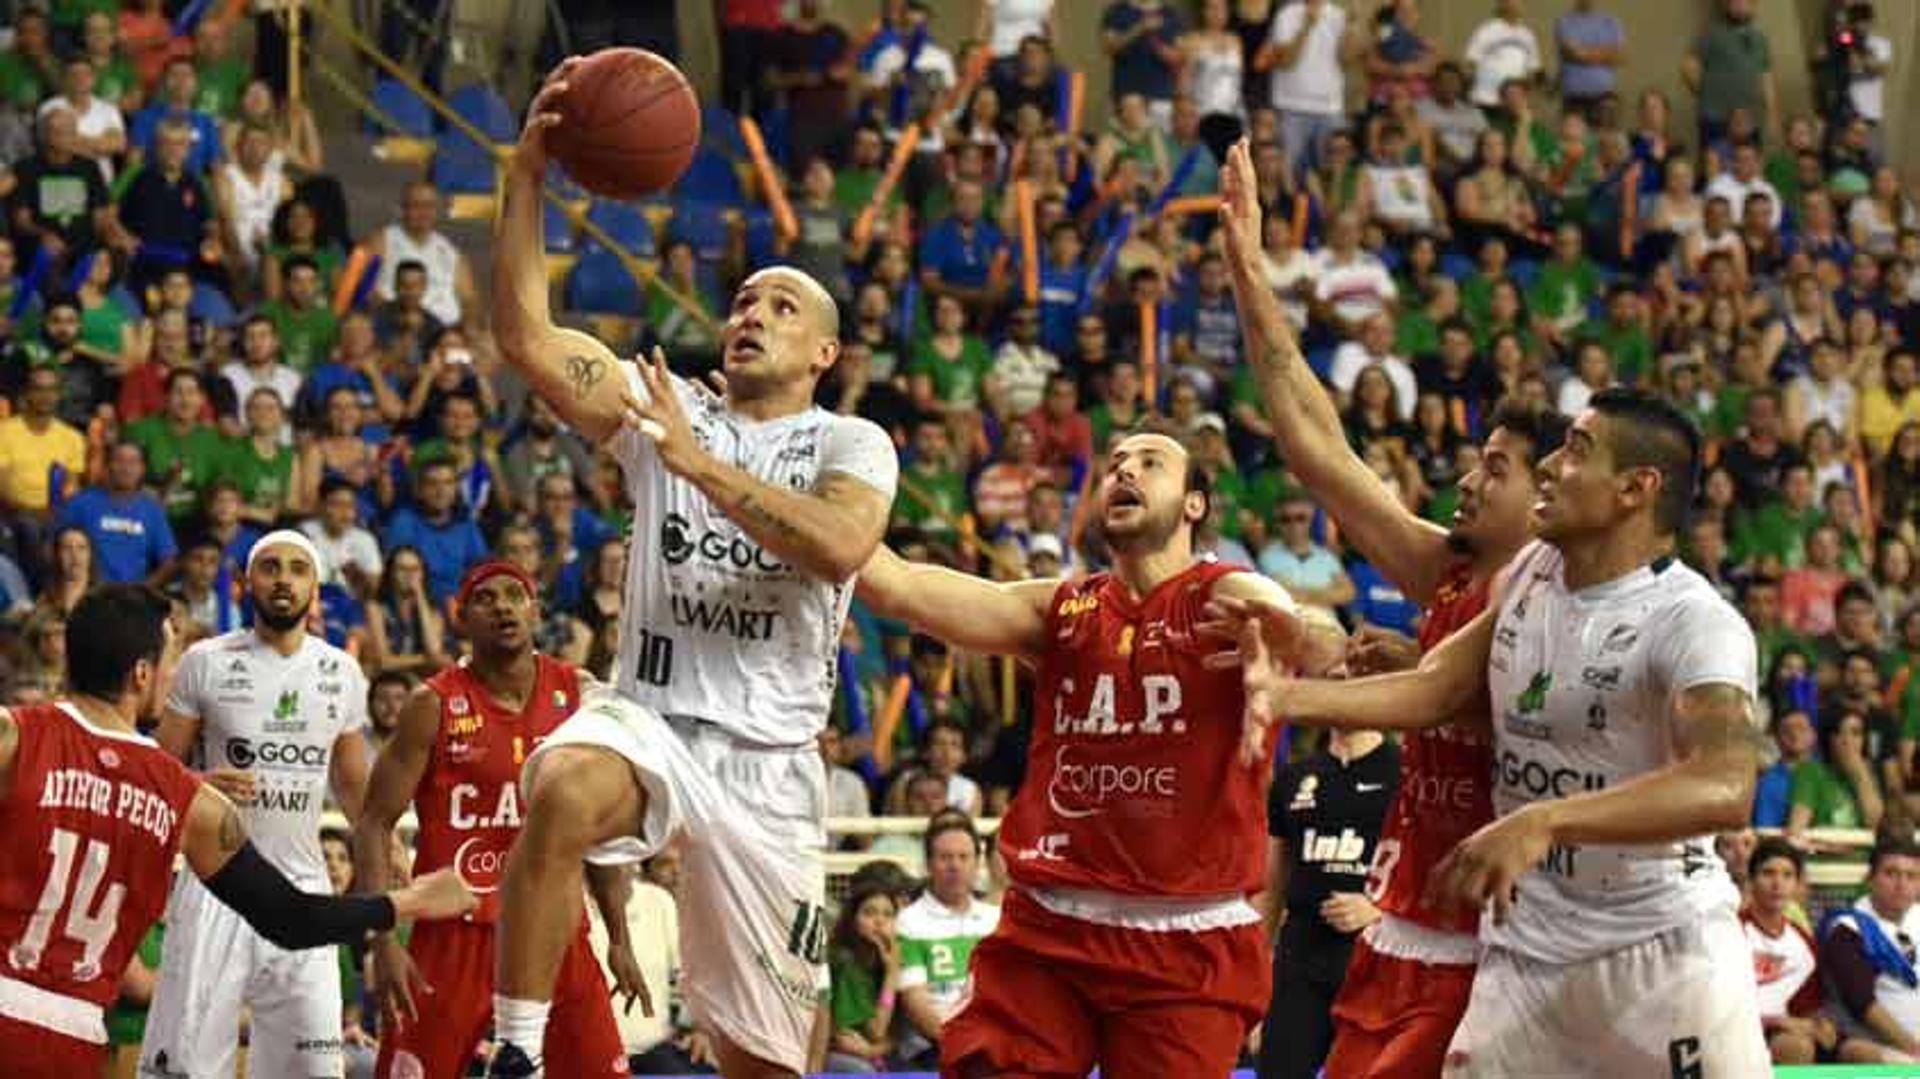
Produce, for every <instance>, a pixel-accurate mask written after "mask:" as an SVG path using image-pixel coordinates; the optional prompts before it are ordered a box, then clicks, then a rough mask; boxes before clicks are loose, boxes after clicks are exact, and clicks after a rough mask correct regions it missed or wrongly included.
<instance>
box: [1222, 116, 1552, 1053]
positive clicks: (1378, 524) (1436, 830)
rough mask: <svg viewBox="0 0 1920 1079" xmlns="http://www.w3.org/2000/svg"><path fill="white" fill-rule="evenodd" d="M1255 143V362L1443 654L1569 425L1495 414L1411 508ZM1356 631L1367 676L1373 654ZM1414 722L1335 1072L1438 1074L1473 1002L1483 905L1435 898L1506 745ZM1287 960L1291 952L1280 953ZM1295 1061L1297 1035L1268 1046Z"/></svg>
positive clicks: (1231, 209) (1230, 179) (1470, 731)
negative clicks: (1352, 383) (1279, 219)
mask: <svg viewBox="0 0 1920 1079" xmlns="http://www.w3.org/2000/svg"><path fill="white" fill-rule="evenodd" d="M1257 191H1258V188H1257V186H1256V184H1255V182H1254V175H1253V162H1252V159H1251V157H1250V156H1249V155H1248V153H1247V147H1246V144H1245V142H1244V140H1243V141H1242V142H1241V143H1239V144H1236V145H1235V146H1234V147H1233V148H1232V149H1231V150H1229V151H1228V153H1227V161H1226V164H1225V166H1224V167H1223V168H1222V169H1221V170H1220V193H1221V197H1222V202H1223V205H1222V216H1221V225H1222V232H1223V234H1224V238H1225V240H1226V250H1227V263H1228V266H1229V267H1230V268H1231V270H1232V281H1233V288H1234V294H1235V297H1236V299H1237V301H1238V303H1239V307H1240V312H1241V318H1240V322H1241V325H1242V326H1245V327H1246V328H1247V333H1248V348H1247V357H1248V362H1249V363H1251V364H1252V366H1253V372H1254V379H1255V383H1256V384H1257V385H1258V386H1259V387H1260V391H1261V401H1262V403H1263V404H1265V405H1266V408H1267V414H1268V416H1269V418H1270V419H1271V420H1272V422H1273V430H1274V441H1275V444H1276V445H1277V446H1278V448H1279V450H1280V456H1281V457H1282V458H1284V459H1285V460H1286V462H1287V464H1288V466H1289V467H1290V468H1291V469H1292V470H1293V473H1294V475H1295V476H1297V477H1299V479H1300V482H1301V483H1302V484H1304V485H1305V486H1306V488H1307V490H1308V491H1309V492H1311V493H1312V494H1313V496H1314V499H1315V501H1317V502H1318V503H1319V504H1320V505H1321V506H1323V507H1325V508H1326V510H1327V512H1328V513H1329V514H1330V515H1331V516H1332V517H1333V518H1334V520H1335V521H1337V522H1338V523H1339V525H1340V531H1341V533H1342V534H1343V535H1345V536H1346V537H1347V540H1348V542H1350V543H1352V544H1353V545H1354V547H1355V548H1357V549H1358V550H1359V551H1360V552H1361V554H1363V555H1364V556H1366V558H1367V559H1368V561H1370V562H1372V563H1373V564H1374V565H1375V566H1378V567H1379V568H1380V571H1381V572H1382V573H1384V574H1385V575H1386V577H1387V579H1388V580H1390V581H1392V582H1393V584H1394V586H1395V587H1396V588H1398V589H1400V591H1401V592H1402V593H1404V594H1405V595H1406V597H1407V598H1408V599H1410V600H1412V601H1413V602H1414V603H1417V604H1419V605H1420V606H1421V607H1422V608H1424V609H1425V617H1424V618H1423V619H1422V620H1421V623H1420V647H1421V649H1422V650H1423V651H1424V650H1431V649H1432V648H1433V647H1434V646H1435V645H1437V644H1439V643H1440V642H1441V641H1442V640H1445V639H1446V638H1447V636H1448V635H1449V634H1451V633H1453V632H1454V631H1455V630H1458V629H1459V628H1460V627H1461V626H1464V625H1466V624H1467V623H1468V622H1470V621H1472V620H1473V618H1474V616H1476V615H1478V614H1479V613H1480V612H1481V611H1482V610H1483V609H1485V607H1486V603H1487V587H1488V585H1489V583H1491V582H1492V580H1493V577H1494V574H1495V573H1496V572H1498V571H1499V569H1500V567H1501V566H1504V565H1506V564H1507V562H1508V561H1509V560H1510V559H1512V558H1513V555H1514V553H1515V552H1516V551H1518V550H1519V549H1520V547H1521V545H1522V544H1523V543H1525V542H1526V540H1527V538H1528V526H1527V511H1528V509H1529V507H1531V506H1532V505H1533V500H1534V495H1535V489H1534V482H1533V472H1534V467H1533V466H1534V465H1535V464H1536V463H1538V462H1539V460H1540V459H1541V458H1542V457H1544V456H1546V455H1547V454H1548V453H1551V452H1552V451H1553V450H1554V449H1555V448H1557V447H1558V446H1559V445H1560V442H1561V440H1562V439H1563V438H1564V437H1565V435H1566V421H1565V420H1564V419H1562V418H1561V417H1560V416H1559V415H1557V414H1555V413H1552V412H1547V411H1543V410H1538V409H1532V408H1527V407H1525V406H1521V405H1519V404H1508V405H1504V406H1502V407H1501V408H1500V409H1499V410H1498V411H1496V412H1495V414H1494V416H1493V419H1492V425H1491V434H1490V435H1489V436H1488V438H1487V441H1486V444H1485V446H1484V447H1483V448H1482V451H1481V458H1480V462H1481V463H1480V467H1479V468H1476V469H1474V470H1473V471H1472V472H1469V473H1467V474H1466V475H1465V476H1462V477H1461V478H1460V504H1459V506H1458V508H1457V509H1455V510H1454V514H1453V521H1452V523H1451V527H1449V528H1447V529H1444V530H1443V529H1441V528H1440V527H1439V526H1438V525H1435V524H1433V523H1431V522H1429V521H1427V520H1425V519H1423V518H1422V517H1420V516H1419V515H1418V514H1416V513H1414V512H1413V511H1412V510H1411V509H1408V508H1407V507H1406V506H1405V505H1403V504H1401V502H1400V501H1399V500H1398V499H1397V498H1395V497H1394V496H1393V494H1392V492H1390V491H1388V490H1387V489H1386V488H1385V487H1384V486H1382V485H1381V484H1380V482H1379V481H1378V480H1377V479H1375V478H1374V476H1373V473H1372V471H1371V470H1370V469H1369V468H1368V467H1367V465H1366V463H1365V462H1363V461H1361V460H1360V458H1359V456H1358V455H1357V454H1355V453H1354V452H1353V451H1352V449H1351V448H1350V447H1349V443H1348V442H1347V436H1346V432H1345V430H1344V429H1343V428H1342V426H1341V421H1340V413H1339V410H1338V409H1336V408H1335V407H1334V403H1333V401H1332V400H1331V399H1330V398H1329V397H1328V396H1327V393H1326V391H1325V390H1324V389H1322V388H1321V385H1320V380H1319V378H1318V377H1317V376H1315V375H1314V373H1313V369H1312V368H1311V367H1309V366H1307V362H1306V358H1305V357H1304V356H1302V355H1301V354H1300V348H1299V345H1298V343H1297V342H1296V340H1295V338H1294V335H1293V329H1292V324H1291V323H1290V322H1289V321H1288V319H1287V317H1286V313H1285V312H1284V311H1283V310H1282V309H1281V307H1280V302H1279V300H1278V298H1277V297H1275V296H1274V294H1273V291H1272V290H1271V289H1270V288H1268V286H1267V284H1266V278H1265V275H1264V270H1263V263H1264V255H1263V254H1262V251H1261V247H1260V237H1261V231H1260V230H1261V220H1260V217H1261V212H1260V202H1259V198H1258V195H1257ZM1362 641H1363V638H1361V637H1356V638H1355V644H1356V646H1359V647H1356V649H1355V651H1354V652H1353V653H1351V654H1350V655H1349V656H1348V663H1349V666H1350V668H1352V670H1353V673H1356V674H1360V673H1369V669H1370V667H1371V663H1372V658H1371V657H1370V656H1369V655H1367V654H1366V652H1365V651H1364V645H1362ZM1439 718H1444V719H1446V720H1448V721H1447V722H1444V723H1442V724H1440V725H1439V726H1435V727H1431V728H1426V729H1422V730H1416V731H1410V732H1408V736H1407V738H1406V743H1405V750H1404V755H1403V757H1402V759H1401V778H1400V782H1399V785H1398V787H1397V789H1396V793H1395V796H1394V799H1393V804H1392V805H1391V807H1390V808H1389V809H1388V811H1387V817H1386V822H1385V824H1384V826H1383V827H1382V830H1381V835H1380V844H1379V846H1378V848H1377V849H1376V853H1375V857H1374V862H1373V869H1372V872H1370V873H1369V874H1368V877H1367V889H1366V890H1367V898H1368V899H1370V900H1372V901H1373V903H1374V905H1375V906H1376V907H1378V908H1379V909H1380V914H1381V917H1380V920H1379V921H1378V922H1376V923H1375V924H1373V925H1372V926H1369V927H1368V928H1367V930H1366V931H1365V932H1364V933H1363V934H1362V935H1361V937H1360V939H1359V941H1358V942H1357V943H1356V944H1355V945H1354V949H1353V959H1352V961H1351V962H1350V963H1349V968H1348V970H1347V972H1346V978H1345V980H1344V981H1343V982H1341V985H1340V993H1339V996H1338V997H1336V998H1335V1000H1334V1006H1333V1019H1334V1042H1333V1049H1332V1052H1331V1054H1330V1055H1329V1056H1328V1058H1327V1074H1328V1075H1331V1076H1339V1077H1341V1079H1347V1077H1349V1076H1370V1075H1380V1076H1402V1075H1437V1074H1439V1072H1440V1065H1441V1061H1442V1059H1443V1058H1444V1057H1445V1056H1446V1051H1447V1042H1448V1040H1449V1039H1451V1038H1452V1037H1453V1029H1454V1027H1455V1026H1456V1025H1458V1023H1459V1022H1460V1016H1461V1013H1463V1012H1465V1011H1466V1008H1467V990H1468V988H1469V987H1470V986H1471V985H1472V983H1473V962H1474V956H1475V953H1476V952H1477V951H1478V948H1479V945H1478V942H1477V941H1476V940H1475V936H1474V933H1475V925H1476V923H1477V922H1478V920H1479V912H1478V911H1474V910H1466V911H1457V912H1452V913H1446V912H1442V911H1441V910H1439V909H1438V908H1437V907H1436V906H1435V905H1433V904H1431V903H1428V902H1426V901H1425V899H1424V898H1423V897H1422V894H1421V888H1422V887H1423V886H1424V884H1425V882H1426V880H1427V878H1428V877H1430V876H1431V875H1432V873H1433V868H1434V866H1436V865H1438V864H1439V862H1440V859H1441V858H1443V857H1445V856H1446V853H1447V852H1448V851H1450V850H1452V849H1453V846H1454V844H1455V843H1458V842H1459V841H1460V840H1462V839H1465V838H1466V837H1467V836H1469V835H1471V834H1473V832H1474V830H1475V829H1477V828H1479V827H1480V826H1481V825H1484V824H1486V823H1487V822H1488V821H1489V820H1492V819H1493V803H1492V800H1491V797H1490V793H1489V790H1488V779H1489V777H1490V776H1491V775H1492V771H1493V767H1492V750H1491V747H1490V745H1489V743H1488V740H1487V738H1486V737H1485V736H1484V735H1483V734H1482V733H1481V732H1482V730H1483V727H1484V724H1483V723H1482V722H1481V720H1480V719H1479V717H1477V716H1467V717H1439ZM1276 958H1277V957H1276ZM1266 1048H1267V1051H1268V1052H1269V1054H1275V1053H1277V1054H1281V1055H1284V1054H1286V1053H1287V1052H1288V1047H1287V1046H1286V1045H1284V1044H1276V1045H1271V1046H1267V1047H1266Z"/></svg>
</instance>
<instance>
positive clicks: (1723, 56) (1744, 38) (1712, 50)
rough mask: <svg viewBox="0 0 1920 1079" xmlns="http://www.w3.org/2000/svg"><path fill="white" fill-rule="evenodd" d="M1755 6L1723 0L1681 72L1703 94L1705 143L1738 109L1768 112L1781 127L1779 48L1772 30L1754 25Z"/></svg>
mask: <svg viewBox="0 0 1920 1079" xmlns="http://www.w3.org/2000/svg"><path fill="white" fill-rule="evenodd" d="M1754 7H1755V3H1754V0H1722V4H1721V13H1720V14H1719V15H1717V16H1716V17H1715V18H1714V19H1713V21H1712V22H1711V23H1710V24H1708V26H1707V29H1706V30H1705V32H1703V33H1702V34H1701V35H1700V36H1699V37H1698V38H1697V39H1695V40H1694V43H1693V47H1692V48H1691V49H1689V50H1688V51H1687V55H1686V57H1685V58H1684V59H1683V60H1682V61H1681V66H1680V77H1681V79H1682V80H1683V81H1685V82H1686V84H1687V88H1688V89H1690V90H1692V91H1693V92H1694V93H1695V94H1696V95H1697V96H1698V98H1699V117H1700V145H1701V146H1703V147H1704V146H1711V145H1713V144H1714V143H1716V142H1719V141H1720V139H1721V138H1722V137H1723V136H1724V135H1725V134H1726V131H1727V125H1728V123H1729V121H1730V120H1731V119H1732V117H1733V112H1734V110H1735V109H1746V110H1748V111H1749V112H1751V113H1752V114H1753V115H1754V116H1756V117H1765V119H1766V123H1767V125H1768V126H1769V127H1771V128H1772V129H1773V130H1774V131H1775V132H1776V133H1777V132H1778V131H1779V125H1780V99H1779V94H1778V91H1777V89H1776V87H1775V85H1774V78H1773V50H1772V48H1771V47H1770V46H1769V44H1768V42H1767V35H1766V34H1765V33H1764V32H1763V31H1762V30H1761V29H1760V28H1759V27H1758V26H1755V25H1754Z"/></svg>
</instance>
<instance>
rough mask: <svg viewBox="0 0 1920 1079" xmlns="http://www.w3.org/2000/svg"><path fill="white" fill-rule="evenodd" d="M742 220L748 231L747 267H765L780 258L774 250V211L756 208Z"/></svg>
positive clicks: (748, 212)
mask: <svg viewBox="0 0 1920 1079" xmlns="http://www.w3.org/2000/svg"><path fill="white" fill-rule="evenodd" d="M742 219H743V220H744V221H745V223H746V231H747V265H749V266H765V265H767V264H768V263H770V262H773V261H774V260H775V259H776V258H778V257H779V256H778V255H776V254H775V253H774V249H773V241H774V232H773V211H771V210H765V209H761V208H759V207H755V208H753V209H751V210H748V211H747V212H746V213H745V214H743V215H742Z"/></svg>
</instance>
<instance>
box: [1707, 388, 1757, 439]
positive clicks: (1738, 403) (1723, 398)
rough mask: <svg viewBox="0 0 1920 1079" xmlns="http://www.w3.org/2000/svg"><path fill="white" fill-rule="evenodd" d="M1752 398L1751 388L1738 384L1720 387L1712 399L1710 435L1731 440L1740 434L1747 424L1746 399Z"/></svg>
mask: <svg viewBox="0 0 1920 1079" xmlns="http://www.w3.org/2000/svg"><path fill="white" fill-rule="evenodd" d="M1752 396H1753V387H1752V386H1748V385H1745V384H1744V383H1739V382H1728V383H1726V384H1724V385H1722V386H1721V387H1720V392H1719V394H1717V395H1716V396H1715V397H1714V399H1713V421H1712V422H1713V426H1712V428H1710V433H1711V434H1712V435H1713V437H1715V438H1732V437H1734V436H1735V435H1737V434H1739V433H1740V428H1741V427H1742V426H1743V425H1744V424H1745V423H1746V422H1747V398H1749V397H1752Z"/></svg>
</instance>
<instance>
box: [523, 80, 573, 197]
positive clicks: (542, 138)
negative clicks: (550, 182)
mask: <svg viewBox="0 0 1920 1079" xmlns="http://www.w3.org/2000/svg"><path fill="white" fill-rule="evenodd" d="M579 66H580V57H578V56H569V57H567V58H566V59H565V60H562V61H560V63H559V64H558V65H557V66H555V67H554V69H553V70H552V71H549V72H547V77H546V80H545V81H543V82H542V83H541V84H540V90H539V92H537V93H535V94H534V95H533V102H532V104H530V105H528V106H527V121H526V123H525V124H523V125H522V126H521V128H520V144H519V146H518V147H517V148H516V149H515V150H514V154H515V156H516V158H517V159H518V161H519V163H520V164H521V165H523V166H525V167H526V168H528V169H531V170H533V171H535V172H541V173H544V172H545V171H546V168H547V139H546V133H547V129H548V128H550V127H552V126H553V125H555V124H557V123H559V122H560V98H561V95H563V94H565V93H566V92H567V76H568V75H571V74H573V69H574V68H576V67H579Z"/></svg>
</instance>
